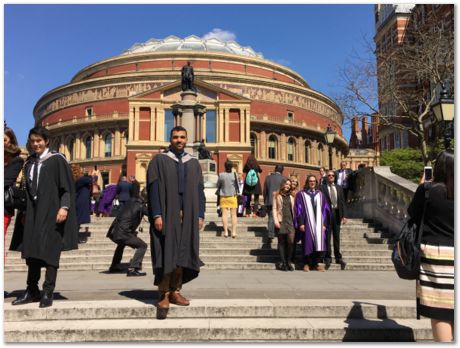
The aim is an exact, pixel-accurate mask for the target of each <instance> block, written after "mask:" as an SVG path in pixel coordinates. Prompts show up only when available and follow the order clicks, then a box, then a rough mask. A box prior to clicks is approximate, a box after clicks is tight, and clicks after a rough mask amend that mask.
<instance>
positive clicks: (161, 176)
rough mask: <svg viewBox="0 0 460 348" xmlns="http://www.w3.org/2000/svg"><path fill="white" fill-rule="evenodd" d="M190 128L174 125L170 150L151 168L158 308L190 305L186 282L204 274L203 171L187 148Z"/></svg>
mask: <svg viewBox="0 0 460 348" xmlns="http://www.w3.org/2000/svg"><path fill="white" fill-rule="evenodd" d="M186 144H187V131H186V129H185V128H184V127H181V126H176V127H174V128H173V129H172V130H171V134H170V146H169V151H168V152H164V153H159V154H157V155H156V156H155V157H154V158H153V160H151V161H150V163H149V167H148V171H147V189H148V203H149V204H148V208H149V219H150V240H151V252H152V268H153V271H154V274H155V281H154V284H155V285H157V286H158V290H159V293H160V298H159V301H158V304H157V306H158V308H159V309H163V310H167V309H168V308H169V304H170V303H173V304H176V305H180V306H188V305H189V304H190V302H189V301H188V300H187V299H186V298H185V297H183V296H182V295H181V293H180V290H181V288H182V284H184V283H187V282H189V281H191V280H192V279H194V278H196V277H198V273H199V272H200V267H201V266H203V263H202V262H201V260H200V258H199V244H200V237H199V231H200V230H201V229H202V227H203V225H204V212H205V196H204V184H203V175H202V172H201V167H200V163H199V162H198V160H197V158H196V157H194V156H192V155H190V154H188V153H186V152H185V151H184V150H185V146H186Z"/></svg>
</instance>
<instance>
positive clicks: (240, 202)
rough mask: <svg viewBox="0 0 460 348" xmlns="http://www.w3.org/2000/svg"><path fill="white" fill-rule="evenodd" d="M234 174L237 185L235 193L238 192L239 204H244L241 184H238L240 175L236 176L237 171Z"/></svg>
mask: <svg viewBox="0 0 460 348" xmlns="http://www.w3.org/2000/svg"><path fill="white" fill-rule="evenodd" d="M233 175H234V176H235V181H234V185H235V193H236V198H237V201H238V205H242V204H243V203H244V202H243V196H241V194H240V185H239V184H238V177H237V176H236V173H233Z"/></svg>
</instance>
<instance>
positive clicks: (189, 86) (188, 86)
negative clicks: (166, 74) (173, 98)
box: [181, 62, 196, 92]
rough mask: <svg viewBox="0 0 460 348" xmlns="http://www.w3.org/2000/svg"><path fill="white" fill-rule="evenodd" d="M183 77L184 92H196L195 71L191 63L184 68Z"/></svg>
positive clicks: (182, 87) (182, 86)
mask: <svg viewBox="0 0 460 348" xmlns="http://www.w3.org/2000/svg"><path fill="white" fill-rule="evenodd" d="M181 76H182V84H181V89H182V90H183V91H187V90H191V91H193V92H196V88H195V85H194V84H193V81H194V79H195V73H194V71H193V67H192V66H191V65H190V62H187V65H184V66H183V67H182V72H181Z"/></svg>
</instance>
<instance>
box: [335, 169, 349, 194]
mask: <svg viewBox="0 0 460 348" xmlns="http://www.w3.org/2000/svg"><path fill="white" fill-rule="evenodd" d="M343 170H344V171H345V174H346V184H345V185H343V184H342V185H341V186H342V187H343V188H345V189H348V188H350V184H351V174H352V173H353V171H352V170H351V169H349V168H345V169H343ZM341 172H342V169H339V170H337V171H336V172H335V183H336V184H337V181H338V180H339V174H340V173H341Z"/></svg>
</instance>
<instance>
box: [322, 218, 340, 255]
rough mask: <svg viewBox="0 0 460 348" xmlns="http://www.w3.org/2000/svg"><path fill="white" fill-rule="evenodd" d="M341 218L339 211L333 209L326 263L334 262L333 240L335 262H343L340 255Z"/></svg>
mask: <svg viewBox="0 0 460 348" xmlns="http://www.w3.org/2000/svg"><path fill="white" fill-rule="evenodd" d="M340 224H341V221H340V217H339V210H338V209H332V219H331V231H330V233H328V234H327V236H326V237H327V239H326V240H327V251H326V255H325V256H324V261H329V262H330V261H332V257H331V238H332V239H333V241H334V257H335V262H340V261H341V260H342V254H341V253H340Z"/></svg>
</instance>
